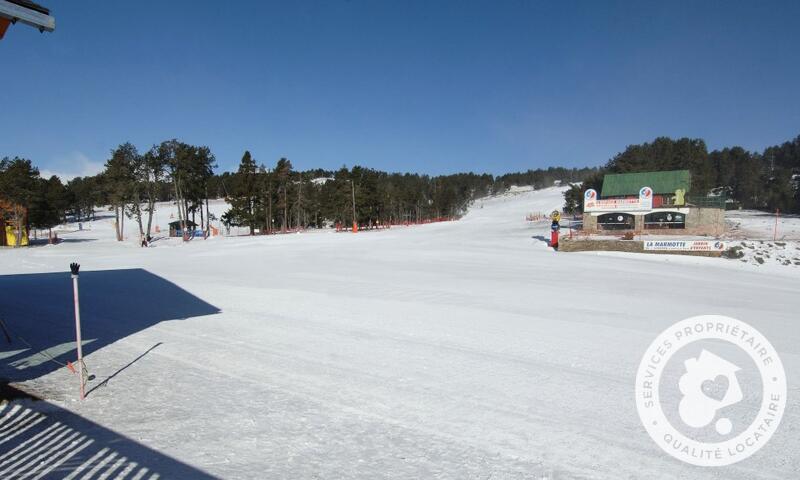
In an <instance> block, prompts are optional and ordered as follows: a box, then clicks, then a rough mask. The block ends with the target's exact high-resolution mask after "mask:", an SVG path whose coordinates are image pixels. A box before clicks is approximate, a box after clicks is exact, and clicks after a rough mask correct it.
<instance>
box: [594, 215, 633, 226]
mask: <svg viewBox="0 0 800 480" xmlns="http://www.w3.org/2000/svg"><path fill="white" fill-rule="evenodd" d="M634 222H635V220H634V217H633V215H631V214H630V213H604V214H603V215H600V216H598V217H597V228H598V229H600V230H633V227H634V225H635V223H634Z"/></svg>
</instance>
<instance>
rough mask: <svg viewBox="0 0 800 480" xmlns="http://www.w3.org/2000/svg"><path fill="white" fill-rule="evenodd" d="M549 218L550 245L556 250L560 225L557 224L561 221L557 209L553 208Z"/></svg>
mask: <svg viewBox="0 0 800 480" xmlns="http://www.w3.org/2000/svg"><path fill="white" fill-rule="evenodd" d="M550 219H551V220H552V223H551V224H550V246H551V247H553V248H554V249H555V250H558V231H559V230H560V229H561V225H560V224H559V222H560V221H561V213H560V212H559V211H558V210H554V211H553V213H551V214H550Z"/></svg>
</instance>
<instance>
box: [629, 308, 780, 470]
mask: <svg viewBox="0 0 800 480" xmlns="http://www.w3.org/2000/svg"><path fill="white" fill-rule="evenodd" d="M706 345H707V346H706ZM695 352H696V353H695ZM682 355H683V356H685V355H688V357H687V358H685V359H684V360H683V361H682V362H681V361H680V360H679V358H680V357H681V356H682ZM733 358H735V359H736V360H734V359H733ZM671 359H672V360H673V361H672V362H670V360H671ZM676 362H677V363H676ZM745 365H746V366H747V370H748V372H747V373H748V374H747V375H743V373H744V367H745ZM665 371H666V372H668V373H667V374H665ZM676 372H677V373H678V374H677V375H676ZM635 390H636V409H637V411H638V413H639V418H640V420H641V421H642V425H643V426H644V428H645V430H646V431H647V433H648V434H649V435H650V437H651V438H652V439H653V441H654V442H655V443H656V444H657V445H658V446H659V447H660V448H661V449H662V450H663V451H664V452H666V453H667V454H669V455H671V456H673V457H675V458H677V459H678V460H681V461H684V462H686V463H690V464H692V465H697V466H703V467H716V466H724V465H731V464H734V463H736V462H740V461H742V460H745V459H746V458H748V457H749V456H751V455H752V454H754V453H755V452H757V451H758V450H759V449H761V448H763V447H764V446H765V445H766V444H767V443H768V441H769V439H770V438H771V437H772V435H773V434H774V433H775V431H776V430H777V428H778V425H779V424H780V421H781V418H782V417H783V412H784V409H785V408H786V394H787V389H786V374H785V372H784V370H783V364H782V363H781V360H780V357H779V356H778V352H777V351H776V350H775V348H774V347H773V346H772V344H771V343H770V342H769V340H767V339H766V338H765V337H764V336H763V335H762V334H761V333H760V332H759V331H758V330H756V329H755V328H754V327H752V326H751V325H748V324H746V323H745V322H742V321H740V320H736V319H734V318H730V317H725V316H722V315H701V316H698V317H691V318H687V319H686V320H682V321H680V322H678V323H676V324H674V325H672V326H671V327H669V328H667V329H666V330H664V331H663V332H661V334H660V335H659V336H658V337H656V339H655V340H654V341H653V343H652V344H650V347H649V348H648V349H647V351H646V352H645V354H644V357H643V358H642V361H641V363H640V364H639V369H638V371H637V375H636V388H635ZM759 397H760V402H758V398H759ZM744 398H748V399H751V400H752V399H755V401H748V402H743V399H744ZM675 399H679V400H678V403H677V405H674V403H675ZM756 404H758V405H756ZM731 412H732V413H733V414H731Z"/></svg>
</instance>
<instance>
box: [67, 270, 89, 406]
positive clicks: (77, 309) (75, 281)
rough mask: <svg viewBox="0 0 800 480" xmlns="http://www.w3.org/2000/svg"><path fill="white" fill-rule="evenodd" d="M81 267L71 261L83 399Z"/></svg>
mask: <svg viewBox="0 0 800 480" xmlns="http://www.w3.org/2000/svg"><path fill="white" fill-rule="evenodd" d="M80 268H81V266H80V265H78V264H77V263H70V264H69V269H70V271H71V272H72V292H73V298H74V302H75V337H76V343H77V344H78V381H79V382H80V394H81V400H83V399H84V398H85V397H86V391H85V390H86V385H85V383H84V380H83V379H84V373H85V369H86V367H85V366H84V364H83V348H82V343H83V342H82V341H81V305H80V299H79V297H78V270H79V269H80Z"/></svg>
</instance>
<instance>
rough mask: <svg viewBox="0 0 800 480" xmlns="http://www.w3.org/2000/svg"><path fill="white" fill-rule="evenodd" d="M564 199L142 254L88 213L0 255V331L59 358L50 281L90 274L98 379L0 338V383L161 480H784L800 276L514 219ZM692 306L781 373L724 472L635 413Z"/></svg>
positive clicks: (793, 450) (791, 450)
mask: <svg viewBox="0 0 800 480" xmlns="http://www.w3.org/2000/svg"><path fill="white" fill-rule="evenodd" d="M561 195H562V190H561V189H558V188H552V189H546V190H541V191H536V192H532V191H516V192H515V193H513V194H508V195H504V196H499V197H496V198H489V199H484V200H481V201H477V202H476V203H475V204H474V205H473V207H472V209H471V211H470V212H469V214H468V215H467V216H466V217H465V218H463V219H462V220H460V221H458V222H448V223H439V224H431V225H423V226H418V227H407V228H404V227H401V228H392V229H391V230H387V231H380V232H364V233H359V234H355V235H353V234H350V233H340V234H337V233H331V232H317V233H305V234H297V235H283V236H271V237H237V238H215V239H210V240H207V241H203V240H193V241H192V242H190V243H188V244H186V245H180V244H177V243H169V242H163V243H159V242H156V243H155V245H154V246H153V247H152V248H147V249H143V248H138V247H135V246H133V244H132V243H126V244H124V245H120V244H118V243H116V242H114V241H113V239H112V234H113V233H112V231H111V229H110V227H109V225H108V223H107V222H108V220H107V219H104V220H98V221H97V222H95V223H96V225H90V226H91V227H92V230H91V231H83V232H75V233H70V234H64V235H63V238H64V239H65V240H67V241H66V242H64V243H62V244H60V245H57V246H43V247H35V248H29V249H19V250H2V251H0V298H2V301H0V318H2V319H3V320H4V321H5V322H6V323H7V324H8V325H9V328H10V329H11V330H12V333H14V334H15V335H18V336H22V337H24V338H25V339H26V340H27V341H28V342H29V343H30V344H31V345H32V346H33V347H38V348H49V349H50V350H48V351H49V352H50V353H51V354H52V355H53V356H54V357H55V358H56V359H58V360H60V361H63V360H64V359H68V358H73V357H72V356H74V353H72V352H70V351H69V348H70V347H69V345H68V342H69V339H70V338H71V337H70V328H71V323H70V322H71V310H70V308H71V305H70V303H69V301H70V294H71V291H70V284H69V276H68V275H67V274H66V273H64V272H66V271H67V270H68V264H69V263H70V262H72V261H78V262H80V263H81V264H82V269H83V270H84V271H85V272H86V273H85V279H84V278H82V280H81V281H82V282H83V283H82V298H83V307H82V312H83V315H84V316H85V317H86V325H85V327H84V337H85V338H87V339H88V340H87V341H88V342H89V343H88V344H87V346H86V347H85V348H86V349H87V350H88V351H89V352H90V353H89V355H88V358H87V360H86V363H87V365H88V367H89V370H90V373H92V374H93V375H94V376H95V379H94V380H92V381H91V382H90V385H89V388H90V389H92V390H91V392H90V394H89V396H88V398H87V400H86V401H85V402H82V403H81V402H78V401H77V400H76V397H77V386H76V382H77V380H76V379H75V377H74V376H73V375H72V374H70V373H69V372H68V371H67V370H66V369H65V368H60V367H59V366H58V365H55V364H53V362H51V361H47V360H42V355H39V354H37V353H36V350H37V348H29V347H26V346H25V345H22V346H20V344H19V343H18V342H17V343H15V344H14V345H11V346H7V345H4V346H3V347H0V356H2V358H3V359H2V362H0V363H2V369H1V370H0V374H1V375H2V376H5V377H7V378H11V379H12V381H13V380H16V381H18V382H20V385H21V386H22V387H23V388H25V389H26V390H28V391H30V392H34V393H38V394H39V395H42V396H44V397H45V398H46V399H47V401H48V402H49V404H48V405H50V406H49V407H48V409H49V413H48V414H49V415H50V416H51V417H52V416H56V417H57V416H58V415H59V414H58V412H57V411H53V409H65V410H68V411H70V412H73V413H74V414H77V415H79V416H80V417H82V418H83V419H85V421H86V422H89V423H91V424H92V425H101V426H102V427H103V428H105V429H108V430H110V431H113V432H114V434H115V435H121V436H124V437H125V438H127V439H128V442H129V444H125V442H123V441H121V440H119V443H118V445H128V450H129V451H132V452H133V453H130V454H128V455H127V457H125V458H126V460H125V461H126V462H130V461H133V460H135V461H136V462H138V466H137V468H139V467H141V466H147V465H148V462H149V461H152V462H153V463H152V465H150V467H151V468H150V470H149V472H160V474H161V475H162V478H175V477H178V478H179V477H181V476H182V475H185V472H186V471H187V470H186V469H187V468H189V467H191V469H196V470H197V471H198V472H205V473H207V474H209V475H211V476H215V477H221V478H234V479H240V478H241V479H244V478H369V479H374V478H452V479H466V478H481V479H484V478H498V479H516V478H519V479H523V478H525V479H527V478H548V479H558V480H561V479H590V478H591V479H614V480H617V479H676V478H681V479H753V478H759V479H792V478H800V454H799V453H798V452H800V435H798V432H799V431H800V414H798V407H799V406H800V400H799V399H800V392H798V385H800V328H798V323H797V322H798V317H797V312H800V295H799V293H800V288H799V287H800V278H798V276H799V275H800V269H795V268H785V269H779V268H774V269H767V268H759V267H756V266H754V265H751V264H745V263H742V262H735V261H728V260H722V259H711V258H694V257H691V258H689V257H674V256H644V255H638V256H637V255H630V254H608V253H606V254H602V253H575V254H565V253H556V252H553V251H552V250H551V249H550V248H548V247H547V244H546V242H545V241H544V239H545V238H547V237H548V235H549V225H548V223H547V222H540V223H530V222H526V221H525V220H524V219H525V216H526V215H527V214H528V213H531V212H549V211H551V210H552V209H554V208H558V207H560V206H561V205H562V203H563V200H562V196H561ZM164 216H166V215H164ZM102 222H106V223H105V224H103V223H102ZM52 272H60V273H52ZM82 275H84V274H82ZM699 314H722V315H729V316H732V317H735V318H738V319H740V320H743V321H745V322H747V323H749V324H751V325H753V326H755V327H756V328H758V329H759V330H760V331H761V332H762V333H763V334H764V335H766V336H767V337H768V338H769V339H770V340H771V341H772V343H773V344H774V345H775V347H776V348H777V349H778V351H779V353H780V355H781V359H782V360H783V363H784V366H785V369H786V373H787V375H788V384H789V397H788V399H789V400H788V406H787V408H786V413H785V416H784V419H783V422H782V424H781V426H780V428H779V430H778V432H777V433H776V434H775V436H774V437H773V438H772V440H771V441H770V443H769V444H768V445H767V446H766V447H764V448H763V449H761V450H760V451H759V452H758V453H757V454H755V455H754V456H753V457H751V458H750V459H748V460H746V461H744V462H741V463H739V464H736V465H734V466H730V467H721V468H698V467H692V466H689V465H686V464H683V463H680V462H678V461H676V460H674V459H672V458H671V457H669V456H667V455H666V454H665V453H663V452H662V451H661V449H660V448H659V447H658V446H657V445H656V444H655V443H654V442H653V441H652V440H651V439H650V437H649V436H648V435H647V433H646V432H645V430H644V428H643V427H642V425H641V423H640V420H639V418H638V416H637V413H636V406H635V403H634V377H635V374H636V369H637V367H638V365H639V361H640V360H641V357H642V355H643V353H644V351H645V349H646V348H647V347H648V345H649V344H650V342H651V341H653V339H654V338H655V337H656V335H657V334H658V333H659V332H661V331H662V330H663V329H664V328H666V327H667V326H669V325H671V324H673V323H675V322H677V321H678V320H681V319H684V318H686V317H690V316H693V315H699ZM62 344H66V346H63V345H62ZM59 348H60V349H61V350H59ZM18 402H22V401H18ZM37 405H41V404H40V403H37V402H28V403H25V404H24V407H25V408H34V409H36V408H43V407H37ZM0 415H2V412H0ZM0 426H1V424H0ZM73 428H79V427H73ZM87 428H89V427H87ZM101 437H102V436H101ZM106 437H107V435H106ZM106 437H103V438H106ZM16 438H17V439H16V440H12V441H9V442H7V443H5V444H3V443H0V462H2V456H3V455H4V454H5V453H7V452H8V451H9V450H10V448H13V446H18V445H20V444H21V443H20V442H21V440H20V439H21V438H24V435H20V436H19V437H16ZM115 438H116V437H115ZM98 441H99V440H98ZM0 442H2V438H0ZM110 445H111V446H110V447H109V450H108V451H109V452H113V451H114V449H115V448H117V447H114V444H110ZM130 445H136V446H138V447H140V448H139V449H138V450H137V449H131V447H130ZM65 448H66V447H65ZM4 449H6V450H5V452H4ZM96 451H98V450H95V451H92V455H94V454H95V452H96ZM152 452H158V455H159V456H160V457H158V459H157V461H156V460H148V459H153V458H156V457H153V456H152V455H150V453H152ZM81 455H82V454H79V455H76V456H75V457H73V459H72V460H71V463H69V462H68V463H69V464H70V465H72V468H76V467H77V466H80V465H83V464H84V463H86V462H90V461H92V458H93V457H91V456H89V455H83V456H81ZM162 457H164V458H162ZM32 458H35V457H32ZM98 458H102V456H101V457H98ZM115 458H117V460H118V459H119V458H121V456H118V457H115ZM165 458H166V459H165ZM167 459H171V461H174V463H171V461H170V460H167ZM78 460H80V462H79V461H78ZM93 461H94V462H95V463H96V462H98V461H99V460H97V459H95V460H93ZM81 462H83V463H81ZM113 463H114V462H112V461H109V462H107V464H104V465H105V466H103V467H101V468H98V470H97V475H98V476H99V475H100V474H101V473H102V472H103V469H106V468H107V466H108V465H111V464H113ZM90 464H91V463H90ZM20 465H27V463H25V462H23V463H21V464H20ZM65 465H66V464H65ZM125 465H126V464H124V463H123V464H122V465H121V466H120V467H118V469H117V470H116V471H115V473H114V472H112V473H114V474H113V475H111V476H110V477H109V478H114V475H116V474H117V473H119V472H121V471H122V470H123V469H124V468H126V467H125ZM176 465H179V467H178V466H176ZM187 466H188V467H187ZM20 468H21V467H20ZM30 468H33V467H30ZM60 468H67V467H64V466H63V465H62V467H60ZM84 468H86V467H84ZM0 470H2V467H0ZM87 471H88V470H87ZM181 472H183V473H181ZM23 473H24V472H23ZM58 478H61V477H58ZM92 478H95V477H92Z"/></svg>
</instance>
